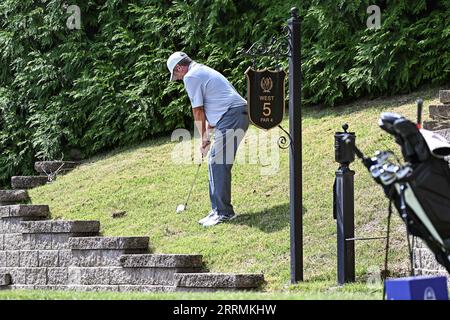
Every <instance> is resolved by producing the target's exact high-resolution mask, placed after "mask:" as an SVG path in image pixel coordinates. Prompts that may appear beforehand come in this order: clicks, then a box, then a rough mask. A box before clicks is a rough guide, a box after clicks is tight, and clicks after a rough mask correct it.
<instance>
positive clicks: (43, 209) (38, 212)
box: [0, 204, 50, 220]
mask: <svg viewBox="0 0 450 320" xmlns="http://www.w3.org/2000/svg"><path fill="white" fill-rule="evenodd" d="M49 215H50V209H49V207H48V206H47V205H35V204H16V205H8V206H0V218H6V217H27V218H36V219H37V220H39V219H42V218H48V217H49Z"/></svg>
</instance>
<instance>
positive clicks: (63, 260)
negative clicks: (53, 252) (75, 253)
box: [58, 250, 72, 267]
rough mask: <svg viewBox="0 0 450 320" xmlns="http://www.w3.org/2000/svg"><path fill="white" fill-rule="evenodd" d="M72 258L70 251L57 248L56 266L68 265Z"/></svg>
mask: <svg viewBox="0 0 450 320" xmlns="http://www.w3.org/2000/svg"><path fill="white" fill-rule="evenodd" d="M71 260H72V252H71V251H70V250H58V266H59V267H68V266H70V261H71Z"/></svg>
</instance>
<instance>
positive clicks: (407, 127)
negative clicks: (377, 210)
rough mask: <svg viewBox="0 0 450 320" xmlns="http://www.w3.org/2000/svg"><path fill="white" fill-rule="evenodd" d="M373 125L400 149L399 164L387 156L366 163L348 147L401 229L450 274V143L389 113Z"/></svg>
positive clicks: (386, 153) (383, 114) (359, 154)
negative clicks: (401, 223) (387, 201)
mask: <svg viewBox="0 0 450 320" xmlns="http://www.w3.org/2000/svg"><path fill="white" fill-rule="evenodd" d="M379 126H380V127H381V128H382V129H383V130H385V131H386V132H388V133H389V134H391V135H392V136H393V137H394V138H395V141H396V142H397V143H398V144H399V145H400V147H401V152H402V155H403V158H404V160H405V161H406V162H405V163H404V164H400V163H398V164H394V163H392V162H391V161H390V159H392V158H393V157H394V155H393V153H392V152H390V151H383V152H377V153H376V155H375V157H372V158H366V157H364V156H363V154H362V153H361V151H359V150H358V148H356V146H355V147H354V149H355V151H356V154H357V155H358V157H359V158H361V160H362V162H363V163H364V165H365V167H366V168H367V169H368V170H369V172H370V174H371V176H372V178H373V179H374V180H375V181H376V182H377V183H378V184H380V185H381V186H382V187H383V190H384V193H385V195H386V196H387V197H388V198H389V199H390V200H391V201H392V203H393V204H394V205H395V207H396V209H397V211H398V213H399V214H400V217H401V218H402V219H403V221H404V223H405V224H406V229H407V232H408V234H411V235H414V236H416V237H419V238H421V239H422V240H423V241H424V242H425V243H426V245H427V246H428V247H429V248H430V250H431V251H432V252H433V253H434V255H435V257H436V260H437V261H438V262H439V263H440V264H441V265H443V266H444V267H445V268H446V269H447V271H448V272H449V273H450V144H449V143H448V142H447V141H446V140H445V139H444V138H443V137H442V136H440V135H436V134H434V133H433V132H431V131H427V130H423V129H419V126H418V125H416V124H415V123H413V122H411V121H410V120H408V119H406V118H404V117H402V116H401V115H399V114H395V113H387V112H386V113H382V114H381V116H380V119H379Z"/></svg>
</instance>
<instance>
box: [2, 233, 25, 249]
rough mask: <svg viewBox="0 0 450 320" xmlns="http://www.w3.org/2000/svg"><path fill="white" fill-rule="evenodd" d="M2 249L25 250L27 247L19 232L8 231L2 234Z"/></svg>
mask: <svg viewBox="0 0 450 320" xmlns="http://www.w3.org/2000/svg"><path fill="white" fill-rule="evenodd" d="M3 239H4V250H25V249H29V248H28V246H27V243H26V241H24V240H23V237H22V234H21V233H8V234H4V235H3Z"/></svg>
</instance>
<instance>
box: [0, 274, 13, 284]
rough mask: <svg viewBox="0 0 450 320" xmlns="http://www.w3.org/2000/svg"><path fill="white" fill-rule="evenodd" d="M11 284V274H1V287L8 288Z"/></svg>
mask: <svg viewBox="0 0 450 320" xmlns="http://www.w3.org/2000/svg"><path fill="white" fill-rule="evenodd" d="M10 284H11V275H10V274H9V273H0V286H8V285H10Z"/></svg>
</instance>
